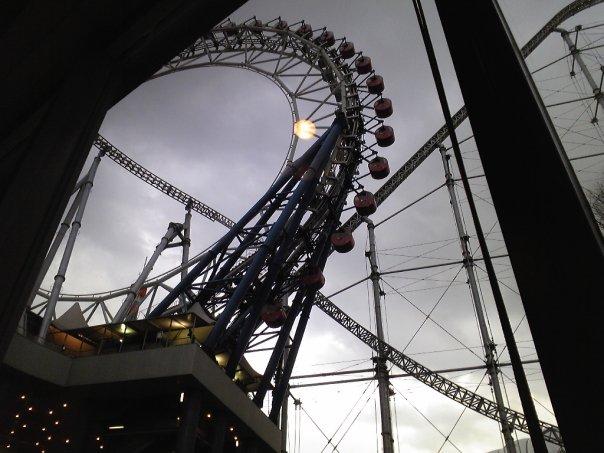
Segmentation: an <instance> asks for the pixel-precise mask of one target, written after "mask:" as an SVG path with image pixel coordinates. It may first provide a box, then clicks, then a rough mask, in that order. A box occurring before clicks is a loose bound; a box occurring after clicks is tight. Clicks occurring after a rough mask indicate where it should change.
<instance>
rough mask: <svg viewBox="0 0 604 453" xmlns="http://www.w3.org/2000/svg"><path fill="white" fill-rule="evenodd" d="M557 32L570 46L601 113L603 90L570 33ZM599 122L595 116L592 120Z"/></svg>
mask: <svg viewBox="0 0 604 453" xmlns="http://www.w3.org/2000/svg"><path fill="white" fill-rule="evenodd" d="M556 30H557V31H558V32H559V33H560V35H562V39H563V40H564V42H565V43H566V45H567V46H568V50H570V53H571V55H572V56H573V57H574V58H575V60H576V62H577V63H578V64H579V67H580V68H581V72H583V75H584V76H585V78H586V79H587V83H589V86H590V88H591V89H592V92H593V95H594V99H595V100H596V102H597V103H598V104H599V105H600V111H601V112H602V111H604V96H603V95H602V89H601V87H600V86H599V85H598V84H597V83H596V81H595V80H594V78H593V76H592V75H591V72H590V71H589V68H588V67H587V65H586V64H585V60H583V56H582V55H581V51H580V50H579V49H578V48H577V46H576V45H575V43H574V42H573V41H572V39H570V32H569V31H567V30H565V29H563V28H557V29H556ZM579 30H580V28H577V29H576V32H577V33H579ZM601 69H602V68H601ZM574 75H575V74H574V73H571V77H572V76H574ZM597 121H598V118H597V116H595V117H594V118H593V119H592V123H596V122H597Z"/></svg>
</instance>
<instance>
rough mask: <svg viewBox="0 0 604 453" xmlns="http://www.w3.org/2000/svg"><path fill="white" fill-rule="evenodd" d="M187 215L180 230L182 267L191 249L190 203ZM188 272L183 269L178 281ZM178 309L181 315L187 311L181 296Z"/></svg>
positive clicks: (185, 300) (184, 298)
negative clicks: (181, 311)
mask: <svg viewBox="0 0 604 453" xmlns="http://www.w3.org/2000/svg"><path fill="white" fill-rule="evenodd" d="M186 209H187V213H186V214H185V223H184V224H183V228H182V260H181V264H182V265H183V266H184V265H185V264H186V263H187V262H188V261H189V250H190V248H191V203H190V202H189V204H187V208H186ZM188 272H189V270H188V269H183V270H182V271H181V272H180V281H183V280H184V279H185V277H186V276H187V273H188ZM179 300H180V307H181V309H182V310H183V313H184V312H185V311H186V309H187V298H186V296H185V295H184V293H183V294H181V295H180V297H179Z"/></svg>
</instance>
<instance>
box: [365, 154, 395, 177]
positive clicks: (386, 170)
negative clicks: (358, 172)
mask: <svg viewBox="0 0 604 453" xmlns="http://www.w3.org/2000/svg"><path fill="white" fill-rule="evenodd" d="M369 173H371V177H372V178H373V179H384V178H385V177H386V176H388V175H389V174H390V165H388V159H386V158H385V157H380V156H378V157H376V158H375V159H373V160H372V161H371V162H369Z"/></svg>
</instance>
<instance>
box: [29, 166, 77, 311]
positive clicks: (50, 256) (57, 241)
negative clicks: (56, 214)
mask: <svg viewBox="0 0 604 453" xmlns="http://www.w3.org/2000/svg"><path fill="white" fill-rule="evenodd" d="M87 178H88V174H86V176H85V177H84V178H83V179H84V181H82V183H81V184H80V189H78V194H77V195H76V197H75V199H74V200H73V203H72V204H71V206H70V207H69V210H68V211H67V214H66V215H65V218H64V219H63V221H62V222H61V225H60V226H59V230H58V231H57V234H56V235H55V238H54V239H53V241H52V244H51V246H50V249H48V253H47V254H46V258H44V262H43V263H42V269H40V273H39V274H38V277H37V278H36V282H35V283H34V287H33V289H32V290H31V295H30V296H29V300H28V302H27V308H26V310H27V309H28V308H29V307H31V304H32V302H33V300H34V298H35V297H36V293H37V291H38V290H39V289H40V286H41V285H42V280H44V277H45V276H46V273H47V272H48V268H50V265H51V264H52V261H53V260H54V258H55V255H56V254H57V250H58V249H59V246H60V245H61V242H63V238H64V237H65V234H66V233H67V230H68V229H69V225H70V224H71V221H72V220H73V217H74V216H75V213H76V211H77V209H78V207H79V206H80V202H81V200H82V188H81V186H83V185H84V184H85V183H86V179H87Z"/></svg>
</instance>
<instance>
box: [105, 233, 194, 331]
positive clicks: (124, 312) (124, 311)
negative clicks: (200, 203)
mask: <svg viewBox="0 0 604 453" xmlns="http://www.w3.org/2000/svg"><path fill="white" fill-rule="evenodd" d="M181 229H182V225H181V224H180V223H170V225H169V226H168V230H167V231H166V234H165V235H164V237H162V238H161V241H160V242H159V244H157V246H156V247H155V251H154V252H153V255H151V258H149V261H147V264H145V267H143V270H142V272H141V273H140V275H139V276H138V278H137V279H136V281H135V282H134V283H133V284H132V286H130V289H129V290H128V295H127V296H126V299H125V300H124V302H123V303H122V305H121V307H120V308H119V310H118V312H117V314H116V315H115V316H114V317H113V322H114V323H116V322H122V321H124V320H125V319H126V318H127V316H128V314H129V313H130V310H131V309H132V304H133V303H134V299H135V298H136V294H137V292H138V290H139V289H141V287H142V286H143V283H145V280H147V277H148V276H149V273H150V272H151V271H152V270H153V266H155V263H156V261H157V259H158V258H159V256H160V255H161V254H162V252H163V251H164V250H165V248H166V246H167V245H168V244H169V243H170V242H172V240H173V239H174V238H175V237H176V236H178V233H179V232H180V230H181Z"/></svg>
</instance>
